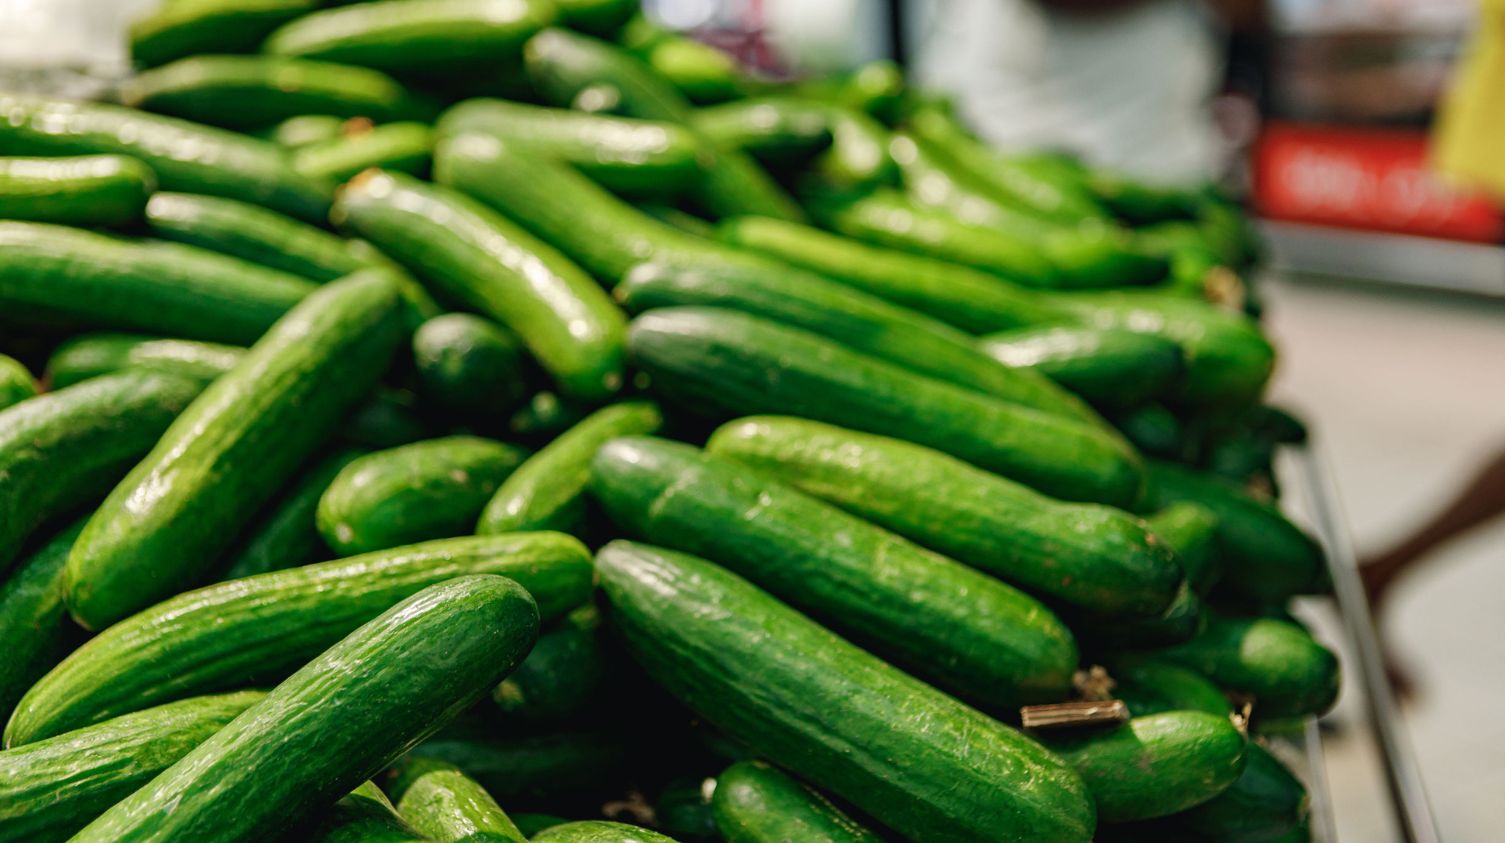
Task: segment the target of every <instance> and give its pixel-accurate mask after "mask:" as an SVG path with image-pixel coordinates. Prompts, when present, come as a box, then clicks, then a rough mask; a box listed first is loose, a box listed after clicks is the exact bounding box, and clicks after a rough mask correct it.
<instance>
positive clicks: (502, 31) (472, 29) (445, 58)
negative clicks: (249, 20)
mask: <svg viewBox="0 0 1505 843" xmlns="http://www.w3.org/2000/svg"><path fill="white" fill-rule="evenodd" d="M554 16H555V12H554V7H553V5H552V4H549V3H542V2H536V0H383V2H381V3H358V4H354V5H349V6H341V7H338V8H333V9H321V10H319V11H317V12H314V13H312V14H309V15H304V16H303V17H300V18H298V19H296V20H294V21H292V22H290V23H288V24H286V25H284V26H282V27H280V28H278V29H277V31H275V32H273V33H272V34H271V35H269V36H267V39H266V41H265V42H264V43H263V44H262V45H261V49H262V51H263V52H267V53H272V54H274V55H283V56H303V57H306V58H313V59H324V60H326V61H332V62H340V63H343V64H353V65H357V66H359V67H372V68H376V69H378V70H388V71H406V72H413V71H442V70H445V69H447V68H450V67H451V66H453V65H457V64H458V65H462V66H463V65H464V64H466V63H480V62H491V61H499V60H500V61H506V60H508V59H510V58H513V57H515V56H516V55H517V54H518V52H519V51H520V50H521V49H522V45H523V42H524V41H526V40H527V39H528V38H529V37H530V36H531V35H533V33H535V32H537V31H539V30H540V29H543V28H544V27H546V26H548V25H549V24H551V23H553V22H554Z"/></svg>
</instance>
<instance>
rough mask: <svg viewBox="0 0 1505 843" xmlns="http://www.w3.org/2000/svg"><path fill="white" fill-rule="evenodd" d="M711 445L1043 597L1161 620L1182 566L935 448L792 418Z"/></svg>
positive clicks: (1123, 520)
mask: <svg viewBox="0 0 1505 843" xmlns="http://www.w3.org/2000/svg"><path fill="white" fill-rule="evenodd" d="M706 450H707V451H709V452H710V453H713V454H716V455H717V456H723V457H729V458H731V459H735V460H737V461H738V462H742V463H745V464H747V465H749V466H752V467H753V468H757V469H759V470H762V471H766V472H768V473H769V474H771V475H773V476H775V477H777V478H779V479H780V480H783V481H784V482H787V483H790V484H792V485H794V486H795V487H797V488H799V489H801V490H803V491H805V492H808V493H809V494H812V495H815V496H816V497H819V498H821V499H823V500H826V501H829V502H830V503H833V504H835V505H837V506H839V507H841V508H842V509H845V510H847V511H848V512H851V513H853V514H855V515H858V516H861V517H863V518H865V519H867V520H869V521H872V522H873V523H875V524H877V525H879V526H881V527H884V528H885V529H889V530H892V531H894V532H896V533H898V534H900V535H902V536H905V537H906V538H909V539H911V540H913V541H915V542H918V543H919V544H922V545H924V546H926V547H929V548H931V549H933V550H936V551H938V552H940V553H944V554H946V555H948V556H950V557H951V558H953V559H956V560H958V561H960V562H964V563H966V564H968V565H971V566H973V567H975V568H977V569H979V570H982V571H985V572H987V573H990V574H993V575H994V576H997V577H1000V578H1002V579H1004V580H1007V581H1008V582H1011V583H1013V584H1015V585H1017V586H1019V587H1020V588H1023V589H1025V590H1027V591H1030V592H1032V593H1034V594H1037V595H1040V596H1042V597H1046V598H1048V599H1053V600H1058V601H1061V602H1063V603H1066V604H1069V605H1072V606H1076V607H1078V608H1082V609H1087V610H1091V611H1094V612H1098V613H1103V614H1109V615H1126V614H1127V615H1156V614H1159V613H1160V612H1162V611H1164V610H1165V609H1166V607H1167V606H1169V605H1170V602H1171V600H1172V599H1173V597H1174V596H1175V594H1176V590H1177V587H1178V586H1179V585H1180V582H1181V570H1180V569H1179V568H1178V567H1177V566H1176V563H1175V561H1174V559H1173V557H1172V555H1171V554H1170V552H1169V551H1168V550H1166V549H1165V548H1164V547H1162V546H1160V545H1159V543H1157V542H1156V541H1155V539H1154V537H1152V536H1151V535H1150V534H1149V533H1148V532H1147V531H1146V529H1145V526H1144V524H1143V522H1141V521H1139V520H1137V519H1135V518H1133V517H1131V516H1129V515H1127V514H1126V513H1124V512H1121V511H1118V510H1115V509H1112V508H1109V507H1104V506H1095V505H1091V504H1065V503H1060V502H1058V501H1053V500H1051V499H1049V498H1046V497H1043V496H1041V495H1039V494H1036V493H1035V492H1033V491H1030V490H1029V489H1026V488H1024V487H1023V486H1020V485H1018V484H1016V483H1013V482H1010V481H1008V480H1005V479H1004V478H1002V477H999V476H997V475H993V474H989V473H987V472H985V471H980V470H978V469H976V468H973V467H972V466H970V465H967V464H966V463H964V462H961V461H960V460H957V459H953V458H952V457H949V456H946V455H945V454H942V453H940V452H939V451H933V450H931V449H929V448H925V447H921V446H919V445H912V444H910V443H908V442H902V441H900V440H897V439H887V438H884V437H881V436H871V435H868V434H864V433H856V432H853V431H850V430H843V429H841V428H839V427H832V426H830V425H826V424H821V423H819V422H811V421H805V420H803V419H795V418H788V417H777V416H763V417H755V418H748V419H741V420H738V421H735V422H731V423H730V424H727V425H725V426H723V427H722V428H720V429H719V430H717V431H716V433H715V434H713V435H712V436H711V439H710V441H709V442H707V443H706Z"/></svg>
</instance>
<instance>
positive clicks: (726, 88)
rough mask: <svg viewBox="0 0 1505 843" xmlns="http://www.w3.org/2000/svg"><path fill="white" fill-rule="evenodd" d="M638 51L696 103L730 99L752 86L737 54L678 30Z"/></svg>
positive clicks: (641, 56)
mask: <svg viewBox="0 0 1505 843" xmlns="http://www.w3.org/2000/svg"><path fill="white" fill-rule="evenodd" d="M638 55H639V57H640V58H642V59H643V61H645V62H647V64H648V66H649V67H651V68H653V69H654V70H656V71H658V73H659V75H661V76H663V77H664V78H665V79H667V80H669V84H671V85H673V86H674V87H675V88H676V89H678V90H679V92H680V93H681V94H684V96H685V98H686V99H688V100H689V101H690V102H693V103H696V104H709V103H717V102H726V101H727V100H731V99H736V98H738V97H741V96H746V94H747V91H748V88H749V87H750V85H749V79H748V77H747V76H746V75H745V74H744V73H743V72H742V66H741V65H740V64H738V63H737V60H736V59H735V58H733V57H732V56H730V55H727V54H726V53H725V52H723V51H722V50H719V49H717V48H716V47H713V46H711V45H710V44H706V43H704V42H701V41H696V40H695V39H693V38H687V37H685V36H683V35H680V34H678V33H665V34H664V36H663V37H661V38H657V39H655V41H654V43H653V44H651V45H649V46H648V47H647V48H646V49H644V50H641V51H639V52H638Z"/></svg>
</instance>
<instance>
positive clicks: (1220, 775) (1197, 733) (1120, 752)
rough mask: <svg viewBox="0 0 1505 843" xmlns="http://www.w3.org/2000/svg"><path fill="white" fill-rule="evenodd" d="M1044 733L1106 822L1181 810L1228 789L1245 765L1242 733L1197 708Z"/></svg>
mask: <svg viewBox="0 0 1505 843" xmlns="http://www.w3.org/2000/svg"><path fill="white" fill-rule="evenodd" d="M1043 738H1044V740H1045V743H1046V745H1047V746H1049V747H1050V748H1051V749H1052V750H1053V751H1054V752H1056V753H1057V754H1058V755H1060V756H1061V757H1062V758H1065V759H1066V760H1067V761H1068V762H1070V763H1071V765H1072V766H1074V767H1076V768H1077V771H1078V772H1080V773H1081V774H1082V778H1083V780H1085V781H1086V782H1087V789H1088V790H1090V791H1091V792H1092V798H1093V801H1094V802H1096V803H1097V817H1098V821H1099V822H1105V823H1116V822H1131V821H1134V820H1145V819H1150V818H1153V817H1163V816H1165V815H1167V814H1174V813H1176V812H1177V811H1184V810H1186V809H1187V808H1190V807H1192V806H1194V805H1199V804H1201V803H1203V802H1206V801H1207V800H1209V799H1212V798H1213V797H1215V796H1217V795H1218V794H1219V793H1222V792H1223V791H1225V790H1227V789H1228V788H1229V787H1230V786H1231V785H1232V784H1233V783H1234V781H1235V780H1237V779H1238V777H1239V774H1240V773H1241V772H1243V769H1244V745H1245V738H1244V736H1243V735H1242V734H1241V733H1240V732H1239V730H1238V729H1237V728H1235V727H1234V725H1233V721H1232V720H1230V719H1229V718H1228V716H1227V715H1216V714H1208V713H1206V712H1202V711H1168V712H1165V713H1164V714H1151V715H1147V716H1144V717H1135V718H1134V719H1132V720H1130V721H1129V722H1127V723H1124V724H1123V725H1120V726H1114V727H1112V728H1109V729H1107V730H1103V731H1097V730H1087V731H1082V732H1080V733H1077V734H1070V735H1062V736H1057V735H1055V734H1050V735H1046V736H1043Z"/></svg>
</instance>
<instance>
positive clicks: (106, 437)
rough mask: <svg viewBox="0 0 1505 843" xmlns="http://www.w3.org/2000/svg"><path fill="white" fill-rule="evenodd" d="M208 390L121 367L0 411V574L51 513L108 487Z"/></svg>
mask: <svg viewBox="0 0 1505 843" xmlns="http://www.w3.org/2000/svg"><path fill="white" fill-rule="evenodd" d="M201 389H203V384H202V383H199V382H198V381H194V380H190V379H187V378H180V377H175V376H172V375H164V374H156V373H152V372H121V373H119V374H115V375H110V376H107V377H101V378H97V379H95V380H92V381H89V382H88V383H81V384H78V385H76V386H71V387H68V388H67V389H60V390H57V391H56V392H49V393H47V394H45V395H39V396H37V397H35V398H28V399H27V400H25V401H22V402H21V403H19V404H16V405H14V406H12V407H9V408H7V409H5V410H3V411H0V477H4V478H5V482H3V483H0V573H3V572H4V571H5V570H7V569H8V568H9V567H10V563H11V561H12V560H14V559H15V558H16V554H17V553H19V552H20V550H21V547H22V545H23V544H24V543H25V542H26V540H27V538H28V537H29V536H30V535H32V533H33V532H35V531H36V530H37V529H38V528H39V527H41V526H42V525H43V524H44V523H46V522H47V521H48V520H49V519H51V518H54V517H56V516H59V515H65V514H67V513H68V512H69V511H70V510H72V509H74V508H75V507H78V506H82V505H83V504H86V503H88V502H90V501H91V500H95V499H97V498H98V497H99V496H100V495H103V494H104V493H106V492H108V491H109V489H110V486H111V485H112V484H114V483H115V482H117V481H118V480H119V479H120V478H121V477H123V476H125V474H126V472H127V471H129V470H130V468H131V466H133V465H135V464H136V461H137V460H139V459H141V457H142V455H144V454H146V453H147V452H148V451H150V450H151V448H152V446H153V445H154V444H155V443H156V442H157V438H158V437H160V436H161V435H162V432H163V431H165V430H167V429H168V425H170V424H172V420H173V418H174V417H175V416H177V415H178V413H179V412H180V411H181V410H182V409H183V408H184V407H186V406H188V403H189V402H190V401H192V400H193V398H194V396H196V395H198V394H199V391H200V390H201Z"/></svg>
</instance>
